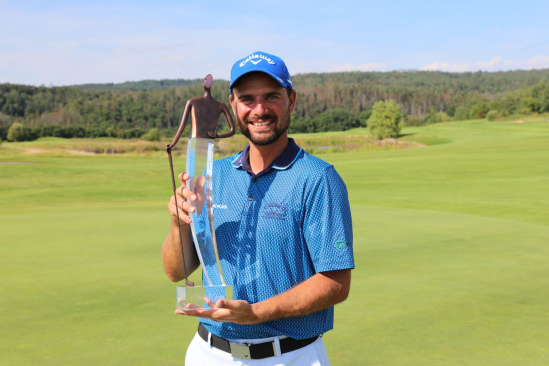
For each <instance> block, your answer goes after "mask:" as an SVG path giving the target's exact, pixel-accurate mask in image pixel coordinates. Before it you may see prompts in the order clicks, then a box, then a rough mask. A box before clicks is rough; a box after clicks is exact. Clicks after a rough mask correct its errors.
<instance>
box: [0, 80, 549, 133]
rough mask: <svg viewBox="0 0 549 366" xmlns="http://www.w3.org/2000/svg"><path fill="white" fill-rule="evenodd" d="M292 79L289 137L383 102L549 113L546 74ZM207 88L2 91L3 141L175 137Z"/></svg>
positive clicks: (419, 114)
mask: <svg viewBox="0 0 549 366" xmlns="http://www.w3.org/2000/svg"><path fill="white" fill-rule="evenodd" d="M292 79H293V82H294V86H295V88H296V90H297V91H298V98H297V103H296V107H295V110H294V113H293V115H292V124H291V130H292V132H319V131H326V130H338V129H339V130H341V129H347V128H352V127H356V126H358V125H362V126H364V125H366V124H367V119H368V117H369V113H370V111H371V108H372V106H373V105H374V103H375V102H377V101H380V100H393V101H395V102H396V103H397V104H398V105H399V106H400V108H401V111H402V112H403V113H404V115H405V123H406V124H408V125H420V124H424V123H432V122H440V121H448V120H463V119H467V118H471V117H472V118H484V117H486V116H489V118H491V119H498V118H503V117H506V116H509V115H515V114H529V113H547V112H549V83H548V82H547V80H548V79H549V69H542V70H529V71H524V70H516V71H505V72H466V73H447V72H429V71H391V72H340V73H324V74H314V73H312V74H297V75H294V76H292ZM202 83H203V80H202V79H193V80H184V79H173V80H168V79H164V80H142V81H135V82H125V83H118V84H116V83H108V84H83V85H72V86H65V87H45V86H40V87H35V86H26V85H16V84H0V138H5V131H6V130H7V128H8V127H9V126H10V125H11V124H12V123H13V122H21V123H23V125H24V126H26V127H28V128H34V130H33V131H34V132H33V133H34V135H37V134H38V135H42V136H69V137H70V136H75V134H76V133H78V135H82V134H84V135H86V136H92V137H93V136H105V135H107V136H111V135H113V136H126V137H128V136H129V137H135V136H137V135H140V134H141V133H143V131H146V130H148V129H150V128H158V129H160V130H170V131H173V130H174V129H175V128H176V127H177V126H178V125H179V122H180V119H181V115H182V113H183V109H184V107H185V103H186V102H187V100H189V99H191V98H194V97H197V96H200V95H201V94H202V93H203V88H202ZM228 85H229V82H228V81H226V80H216V81H215V82H214V85H213V88H212V95H213V96H214V98H216V99H218V100H220V101H223V102H225V103H228ZM69 127H71V129H70V132H67V131H69V130H68V128H69ZM75 127H78V129H74V128H75ZM130 130H132V131H133V132H131V133H130V132H127V131H130ZM63 131H64V132H63ZM75 131H78V132H75Z"/></svg>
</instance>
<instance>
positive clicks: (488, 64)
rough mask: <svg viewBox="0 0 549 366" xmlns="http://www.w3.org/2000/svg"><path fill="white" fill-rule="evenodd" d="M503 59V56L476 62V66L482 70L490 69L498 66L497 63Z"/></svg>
mask: <svg viewBox="0 0 549 366" xmlns="http://www.w3.org/2000/svg"><path fill="white" fill-rule="evenodd" d="M501 61H503V58H501V57H495V58H493V59H491V60H490V61H488V62H484V61H479V62H475V67H477V68H479V69H481V70H490V69H493V68H494V67H496V66H497V65H499V64H500V63H501Z"/></svg>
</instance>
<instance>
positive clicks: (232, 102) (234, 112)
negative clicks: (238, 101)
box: [229, 92, 236, 116]
mask: <svg viewBox="0 0 549 366" xmlns="http://www.w3.org/2000/svg"><path fill="white" fill-rule="evenodd" d="M229 103H230V104H231V108H232V109H233V114H234V115H235V116H236V110H235V102H234V94H233V92H231V94H230V95H229Z"/></svg>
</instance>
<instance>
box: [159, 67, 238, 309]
mask: <svg viewBox="0 0 549 366" xmlns="http://www.w3.org/2000/svg"><path fill="white" fill-rule="evenodd" d="M212 83H213V78H212V76H211V75H207V76H206V78H205V80H204V95H203V96H202V97H198V98H193V99H191V100H189V101H188V102H187V105H186V106H185V112H184V113H183V118H182V119H181V124H180V125H179V129H178V130H177V133H176V135H175V137H174V139H173V141H172V143H171V144H168V145H166V151H167V153H168V157H169V162H170V169H171V178H172V188H173V192H174V199H175V203H176V205H178V194H176V189H177V188H176V184H175V177H174V169H173V161H172V154H171V151H172V149H173V148H174V146H175V145H176V144H177V141H179V138H180V137H181V134H182V133H183V131H184V130H185V126H186V124H187V120H188V119H189V118H190V119H191V128H190V133H189V141H188V144H187V158H186V160H187V167H186V168H187V169H186V171H187V173H188V174H189V177H190V178H189V180H188V181H187V183H186V188H187V189H189V190H191V191H192V192H193V193H194V194H195V195H196V197H197V199H196V200H195V201H190V200H188V201H187V202H188V203H189V204H191V205H192V206H194V208H195V211H194V212H192V213H188V215H189V216H190V217H191V219H192V221H191V232H192V240H193V243H194V246H195V249H196V253H197V255H198V259H199V260H200V264H201V266H202V271H203V279H204V280H203V286H195V285H194V283H193V282H191V281H189V280H188V278H187V275H188V273H187V270H186V268H185V250H184V245H183V241H184V239H183V237H182V230H181V225H182V224H181V220H180V218H179V211H177V221H178V225H179V237H180V241H181V242H180V244H181V253H182V256H183V258H182V260H183V272H184V273H183V274H184V277H185V285H186V286H179V287H177V303H176V306H177V308H178V309H181V310H184V309H189V308H192V309H201V308H204V307H208V306H207V304H206V303H205V301H204V299H205V298H206V297H207V298H209V299H210V300H211V301H212V302H213V303H215V302H216V301H217V300H219V299H232V288H231V287H230V286H227V285H226V283H225V279H224V277H223V270H222V268H221V263H220V261H219V253H218V251H217V242H216V239H215V225H214V214H213V201H212V169H213V155H214V141H215V139H217V138H225V137H230V136H232V135H234V133H235V124H234V121H233V119H232V116H231V113H230V112H229V109H228V108H227V106H226V105H225V104H223V103H220V102H218V101H217V100H215V99H214V98H213V97H212V95H211V91H210V88H211V87H212ZM222 114H224V115H225V118H226V119H227V122H228V123H229V126H230V128H231V129H230V131H229V132H226V133H223V134H221V135H218V134H217V123H218V121H219V118H220V117H221V115H222Z"/></svg>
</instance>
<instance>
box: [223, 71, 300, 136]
mask: <svg viewBox="0 0 549 366" xmlns="http://www.w3.org/2000/svg"><path fill="white" fill-rule="evenodd" d="M295 96H296V93H295V90H293V91H292V93H291V95H290V96H288V92H287V91H286V89H285V88H283V87H282V86H281V85H280V84H279V83H277V82H276V81H275V80H274V79H273V78H272V77H271V76H269V75H267V74H265V73H262V72H254V73H250V74H248V75H245V76H243V77H242V79H241V80H239V81H238V84H237V85H236V86H235V87H233V94H232V95H231V98H230V102H231V106H232V107H233V112H234V114H235V116H236V124H237V126H238V129H239V130H240V132H242V134H243V135H244V136H246V137H247V138H248V139H249V140H250V142H251V143H252V144H254V145H256V146H265V145H270V144H272V143H274V142H276V141H278V139H279V138H280V137H281V136H283V135H285V134H287V130H288V127H289V126H290V114H291V113H292V111H293V110H294V106H295Z"/></svg>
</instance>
